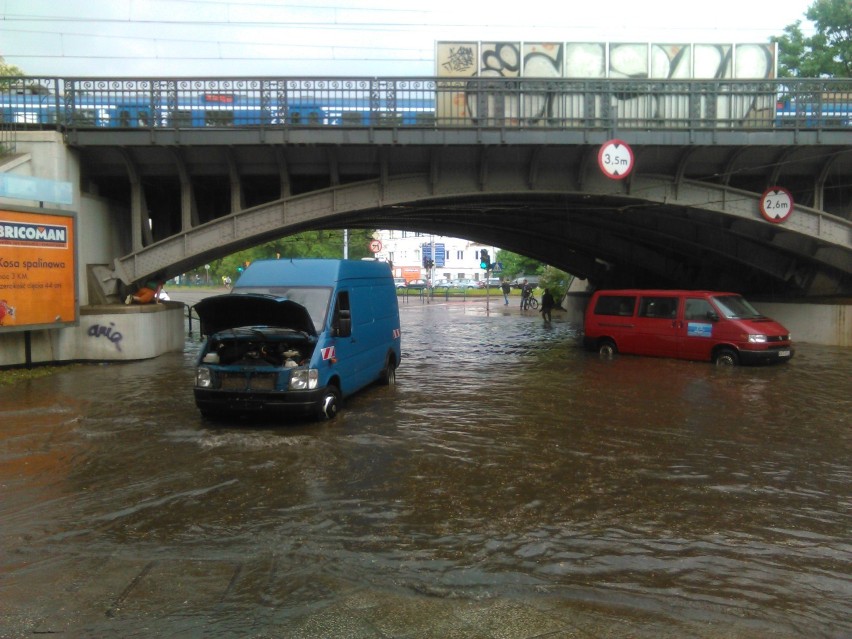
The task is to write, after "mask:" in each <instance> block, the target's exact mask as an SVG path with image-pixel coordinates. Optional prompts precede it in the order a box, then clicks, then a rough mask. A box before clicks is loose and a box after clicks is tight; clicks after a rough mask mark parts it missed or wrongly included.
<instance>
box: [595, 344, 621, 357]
mask: <svg viewBox="0 0 852 639" xmlns="http://www.w3.org/2000/svg"><path fill="white" fill-rule="evenodd" d="M617 354H618V347H617V346H616V345H615V342H613V341H612V340H611V339H605V340H603V341H602V342H601V343H600V344H598V355H600V356H601V359H612V358H613V357H615V356H616V355H617Z"/></svg>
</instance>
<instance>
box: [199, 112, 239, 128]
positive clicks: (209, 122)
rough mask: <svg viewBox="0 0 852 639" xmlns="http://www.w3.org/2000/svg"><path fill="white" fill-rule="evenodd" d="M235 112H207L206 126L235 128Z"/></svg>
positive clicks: (205, 117)
mask: <svg viewBox="0 0 852 639" xmlns="http://www.w3.org/2000/svg"><path fill="white" fill-rule="evenodd" d="M233 125H234V112H233V111H205V112H204V126H215V127H219V126H233Z"/></svg>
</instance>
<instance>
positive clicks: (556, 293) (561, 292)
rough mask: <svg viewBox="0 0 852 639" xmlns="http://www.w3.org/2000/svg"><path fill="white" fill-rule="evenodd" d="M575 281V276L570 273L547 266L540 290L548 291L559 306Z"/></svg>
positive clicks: (540, 283) (540, 281)
mask: <svg viewBox="0 0 852 639" xmlns="http://www.w3.org/2000/svg"><path fill="white" fill-rule="evenodd" d="M573 281H574V276H573V275H571V274H570V273H566V272H565V271H560V270H559V269H558V268H555V267H553V266H545V267H544V271H543V272H542V274H541V279H539V283H538V286H539V288H543V289H544V288H546V289H548V290H549V291H550V293H551V295H553V299H555V300H556V303H557V304H558V303H559V301H560V300H561V299H562V298H563V297H565V293H567V292H568V287H569V286H571V282H573Z"/></svg>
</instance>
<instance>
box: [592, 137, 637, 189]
mask: <svg viewBox="0 0 852 639" xmlns="http://www.w3.org/2000/svg"><path fill="white" fill-rule="evenodd" d="M598 166H599V167H600V168H601V171H603V174H604V175H605V176H607V177H608V178H612V179H613V180H623V179H624V178H626V177H627V176H628V175H630V171H632V170H633V149H631V148H630V146H629V145H628V144H627V142H623V141H622V140H610V141H609V142H604V143H603V144H602V145H601V150H600V151H598Z"/></svg>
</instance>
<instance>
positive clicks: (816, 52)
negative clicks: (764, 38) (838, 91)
mask: <svg viewBox="0 0 852 639" xmlns="http://www.w3.org/2000/svg"><path fill="white" fill-rule="evenodd" d="M805 17H806V18H807V19H808V20H810V21H811V22H813V24H814V27H815V29H816V31H815V33H814V35H812V36H809V37H808V36H805V34H804V33H803V31H802V22H801V20H797V21H796V22H795V23H793V24H791V25H787V26H786V27H785V28H784V35H782V36H777V37H773V38H772V41H773V42H777V43H778V49H779V54H778V75H779V76H781V77H785V78H849V77H852V1H850V0H815V1H814V3H813V4H812V5H811V6H810V7H809V8H808V10H807V11H806V12H805Z"/></svg>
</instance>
